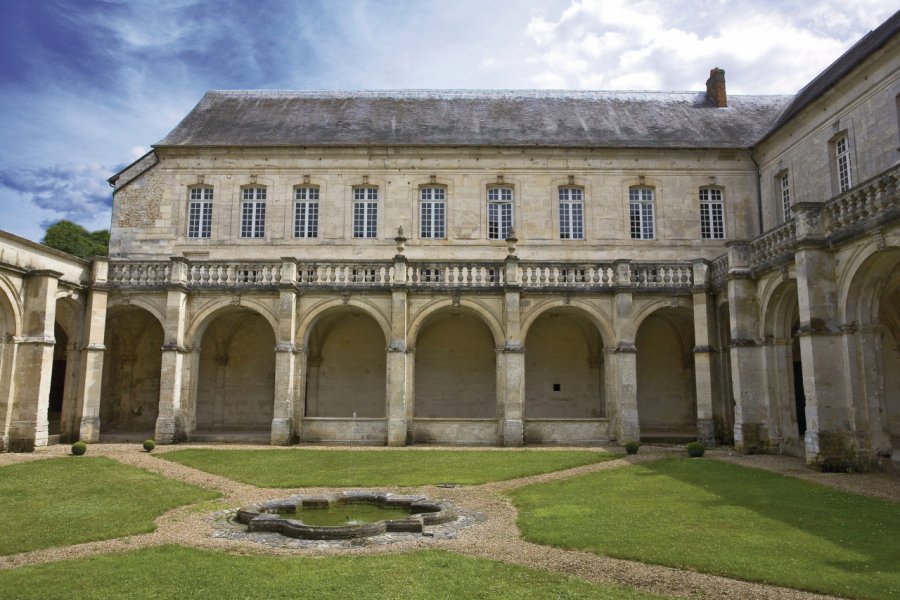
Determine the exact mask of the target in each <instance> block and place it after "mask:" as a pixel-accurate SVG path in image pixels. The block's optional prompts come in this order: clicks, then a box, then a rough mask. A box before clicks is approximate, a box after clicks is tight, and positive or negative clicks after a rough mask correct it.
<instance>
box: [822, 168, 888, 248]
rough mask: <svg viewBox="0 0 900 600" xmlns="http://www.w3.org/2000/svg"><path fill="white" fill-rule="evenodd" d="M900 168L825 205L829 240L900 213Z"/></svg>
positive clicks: (865, 183) (826, 228)
mask: <svg viewBox="0 0 900 600" xmlns="http://www.w3.org/2000/svg"><path fill="white" fill-rule="evenodd" d="M898 184H900V166H896V167H894V168H893V169H891V170H889V171H886V172H885V173H882V174H881V175H879V176H878V177H875V178H873V179H870V180H869V181H868V182H864V183H863V184H862V185H859V186H857V187H855V188H853V189H852V190H849V191H847V192H844V193H843V194H841V195H840V196H838V197H837V198H835V199H834V200H831V201H830V202H828V203H827V204H826V205H825V208H824V214H825V231H826V234H827V235H828V237H830V238H837V237H844V235H846V234H847V233H849V234H853V233H856V232H857V230H858V229H859V228H860V227H861V226H863V227H864V226H865V225H867V224H869V223H871V222H872V221H877V220H879V218H880V217H882V216H887V215H888V214H889V213H896V212H898V211H900V206H898V202H897V196H898V193H900V190H898Z"/></svg>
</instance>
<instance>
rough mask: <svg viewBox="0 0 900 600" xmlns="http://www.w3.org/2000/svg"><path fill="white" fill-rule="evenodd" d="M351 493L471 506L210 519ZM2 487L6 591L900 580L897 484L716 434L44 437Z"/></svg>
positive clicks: (318, 590) (726, 585) (497, 589)
mask: <svg viewBox="0 0 900 600" xmlns="http://www.w3.org/2000/svg"><path fill="white" fill-rule="evenodd" d="M348 490H378V491H385V492H393V493H397V494H422V495H425V496H427V497H429V498H437V499H442V500H446V501H448V502H451V503H453V504H454V505H455V506H457V507H458V508H459V509H460V510H462V511H466V512H467V513H468V514H473V515H480V517H481V518H479V519H477V520H476V521H475V522H473V523H472V524H471V525H470V526H467V527H464V528H460V529H459V530H458V531H455V532H454V533H453V534H452V535H434V536H431V537H426V536H411V537H408V538H405V539H398V540H395V541H393V542H391V543H378V544H375V543H366V542H364V541H360V542H359V543H352V544H344V545H335V544H322V545H321V546H313V547H308V548H303V549H298V548H292V547H288V546H287V545H278V544H260V543H257V542H253V541H250V540H245V539H236V538H229V537H227V536H226V537H223V536H217V535H216V534H215V532H216V528H215V523H216V519H217V518H218V519H221V515H222V514H223V513H225V512H227V511H228V510H233V509H235V508H237V507H240V506H244V505H247V504H250V503H254V502H260V501H264V500H270V499H274V498H284V497H286V496H289V495H291V494H312V495H317V494H330V493H336V492H341V491H348ZM0 500H2V505H0V506H2V508H0V531H2V532H3V533H2V534H0V598H4V599H5V598H53V597H62V595H65V596H66V597H70V596H71V597H79V598H170V597H176V596H177V597H181V598H200V597H214V596H215V597H222V598H282V597H283V598H288V597H291V598H294V597H326V598H331V597H334V598H337V597H367V598H463V597H465V598H514V597H541V598H543V597H546V598H623V599H624V598H677V597H691V598H698V597H699V598H742V599H743V598H817V597H827V596H831V597H848V598H894V597H897V595H898V594H900V541H898V536H897V535H896V534H897V531H900V504H898V502H900V479H898V478H897V477H896V476H892V475H885V474H846V473H820V472H814V471H811V470H808V469H806V468H805V466H804V464H803V460H802V459H798V458H793V457H786V456H772V455H741V454H735V453H734V452H733V450H730V449H728V448H721V449H714V450H711V451H708V452H707V454H706V456H705V457H704V458H700V459H689V458H687V455H686V453H685V451H684V448H683V447H682V446H675V445H672V446H644V447H642V448H641V449H640V452H639V453H638V454H637V455H635V456H627V457H626V456H623V455H622V454H621V452H620V450H619V449H618V448H610V449H603V448H584V449H574V448H566V449H558V448H547V449H527V450H521V449H471V448H467V449H457V448H454V449H449V448H434V447H420V446H413V447H409V448H403V449H387V448H359V447H356V448H334V447H329V448H322V447H303V448H296V447H294V448H271V447H267V446H244V445H240V446H239V445H227V446H221V445H220V446H204V445H179V446H172V447H166V448H160V447H157V449H155V450H154V451H153V452H151V453H147V452H144V451H142V449H141V447H140V445H139V444H91V445H89V446H88V451H87V454H86V455H85V456H83V457H73V456H70V455H69V447H68V446H65V445H57V446H50V447H48V448H46V449H43V450H41V451H39V452H36V453H34V454H2V455H0ZM217 515H218V517H217ZM822 594H825V595H826V596H823V595H822Z"/></svg>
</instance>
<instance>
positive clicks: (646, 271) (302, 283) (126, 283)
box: [109, 258, 693, 290]
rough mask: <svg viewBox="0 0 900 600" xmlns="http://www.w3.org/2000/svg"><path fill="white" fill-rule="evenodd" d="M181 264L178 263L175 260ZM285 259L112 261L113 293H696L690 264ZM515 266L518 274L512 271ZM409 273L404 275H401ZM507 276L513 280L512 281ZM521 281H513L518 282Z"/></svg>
mask: <svg viewBox="0 0 900 600" xmlns="http://www.w3.org/2000/svg"><path fill="white" fill-rule="evenodd" d="M176 261H177V263H176ZM287 261H288V262H287V263H285V262H284V261H281V262H261V261H260V262H252V261H245V262H225V261H197V262H194V261H189V260H186V259H173V260H172V261H144V262H133V261H126V260H122V259H115V258H114V259H111V260H110V267H109V273H110V275H109V285H110V287H112V288H122V289H127V288H150V287H157V288H165V287H167V286H168V285H185V286H187V287H189V288H201V289H202V288H248V289H253V288H272V287H277V286H279V285H296V286H297V287H299V288H307V289H316V288H322V289H334V288H350V289H365V288H387V287H391V286H392V285H401V286H405V287H409V288H411V289H421V288H424V289H459V288H462V289H465V288H469V289H484V288H496V289H502V288H503V287H505V286H506V285H520V286H521V287H522V288H523V289H529V290H544V289H548V290H552V289H560V290H603V289H607V290H612V289H613V288H615V287H616V286H617V285H622V284H626V285H630V286H632V287H635V288H638V289H659V288H666V289H671V288H690V287H691V286H692V284H693V272H692V267H691V265H690V264H688V263H644V262H640V263H639V262H627V261H624V263H625V264H626V265H628V268H627V269H626V270H625V273H626V275H625V276H624V278H623V277H618V278H617V270H616V265H615V264H614V263H613V262H604V263H568V262H523V263H512V265H508V264H506V263H503V262H497V261H484V262H480V261H479V262H476V261H470V262H447V261H409V262H407V263H406V269H405V278H402V277H398V273H397V272H396V271H395V267H394V263H393V262H389V261H368V262H355V261H327V262H325V261H323V262H296V263H294V264H295V266H296V275H295V276H294V275H293V274H292V271H293V269H291V271H285V269H286V268H287V267H286V264H287V265H288V266H290V265H291V259H287ZM511 266H512V271H510V270H509V268H510V267H511ZM403 274H404V272H403V271H400V273H399V275H401V276H402V275H403ZM507 274H509V277H510V280H507ZM513 276H514V277H515V279H513V278H512V277H513Z"/></svg>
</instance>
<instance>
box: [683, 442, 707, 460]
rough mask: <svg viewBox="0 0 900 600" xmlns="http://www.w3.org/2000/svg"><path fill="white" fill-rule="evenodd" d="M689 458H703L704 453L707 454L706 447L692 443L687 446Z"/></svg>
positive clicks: (698, 443)
mask: <svg viewBox="0 0 900 600" xmlns="http://www.w3.org/2000/svg"><path fill="white" fill-rule="evenodd" d="M687 451H688V456H690V457H691V458H697V457H700V456H703V453H704V452H706V447H705V446H704V445H703V444H702V443H700V442H691V443H690V444H688V445H687Z"/></svg>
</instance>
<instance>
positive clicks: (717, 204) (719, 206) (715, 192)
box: [700, 188, 725, 240]
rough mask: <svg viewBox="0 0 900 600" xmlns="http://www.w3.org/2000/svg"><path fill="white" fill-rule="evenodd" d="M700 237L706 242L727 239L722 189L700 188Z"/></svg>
mask: <svg viewBox="0 0 900 600" xmlns="http://www.w3.org/2000/svg"><path fill="white" fill-rule="evenodd" d="M700 237H702V238H703V239H704V240H721V239H724V238H725V207H724V206H723V202H722V190H720V189H717V188H700Z"/></svg>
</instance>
